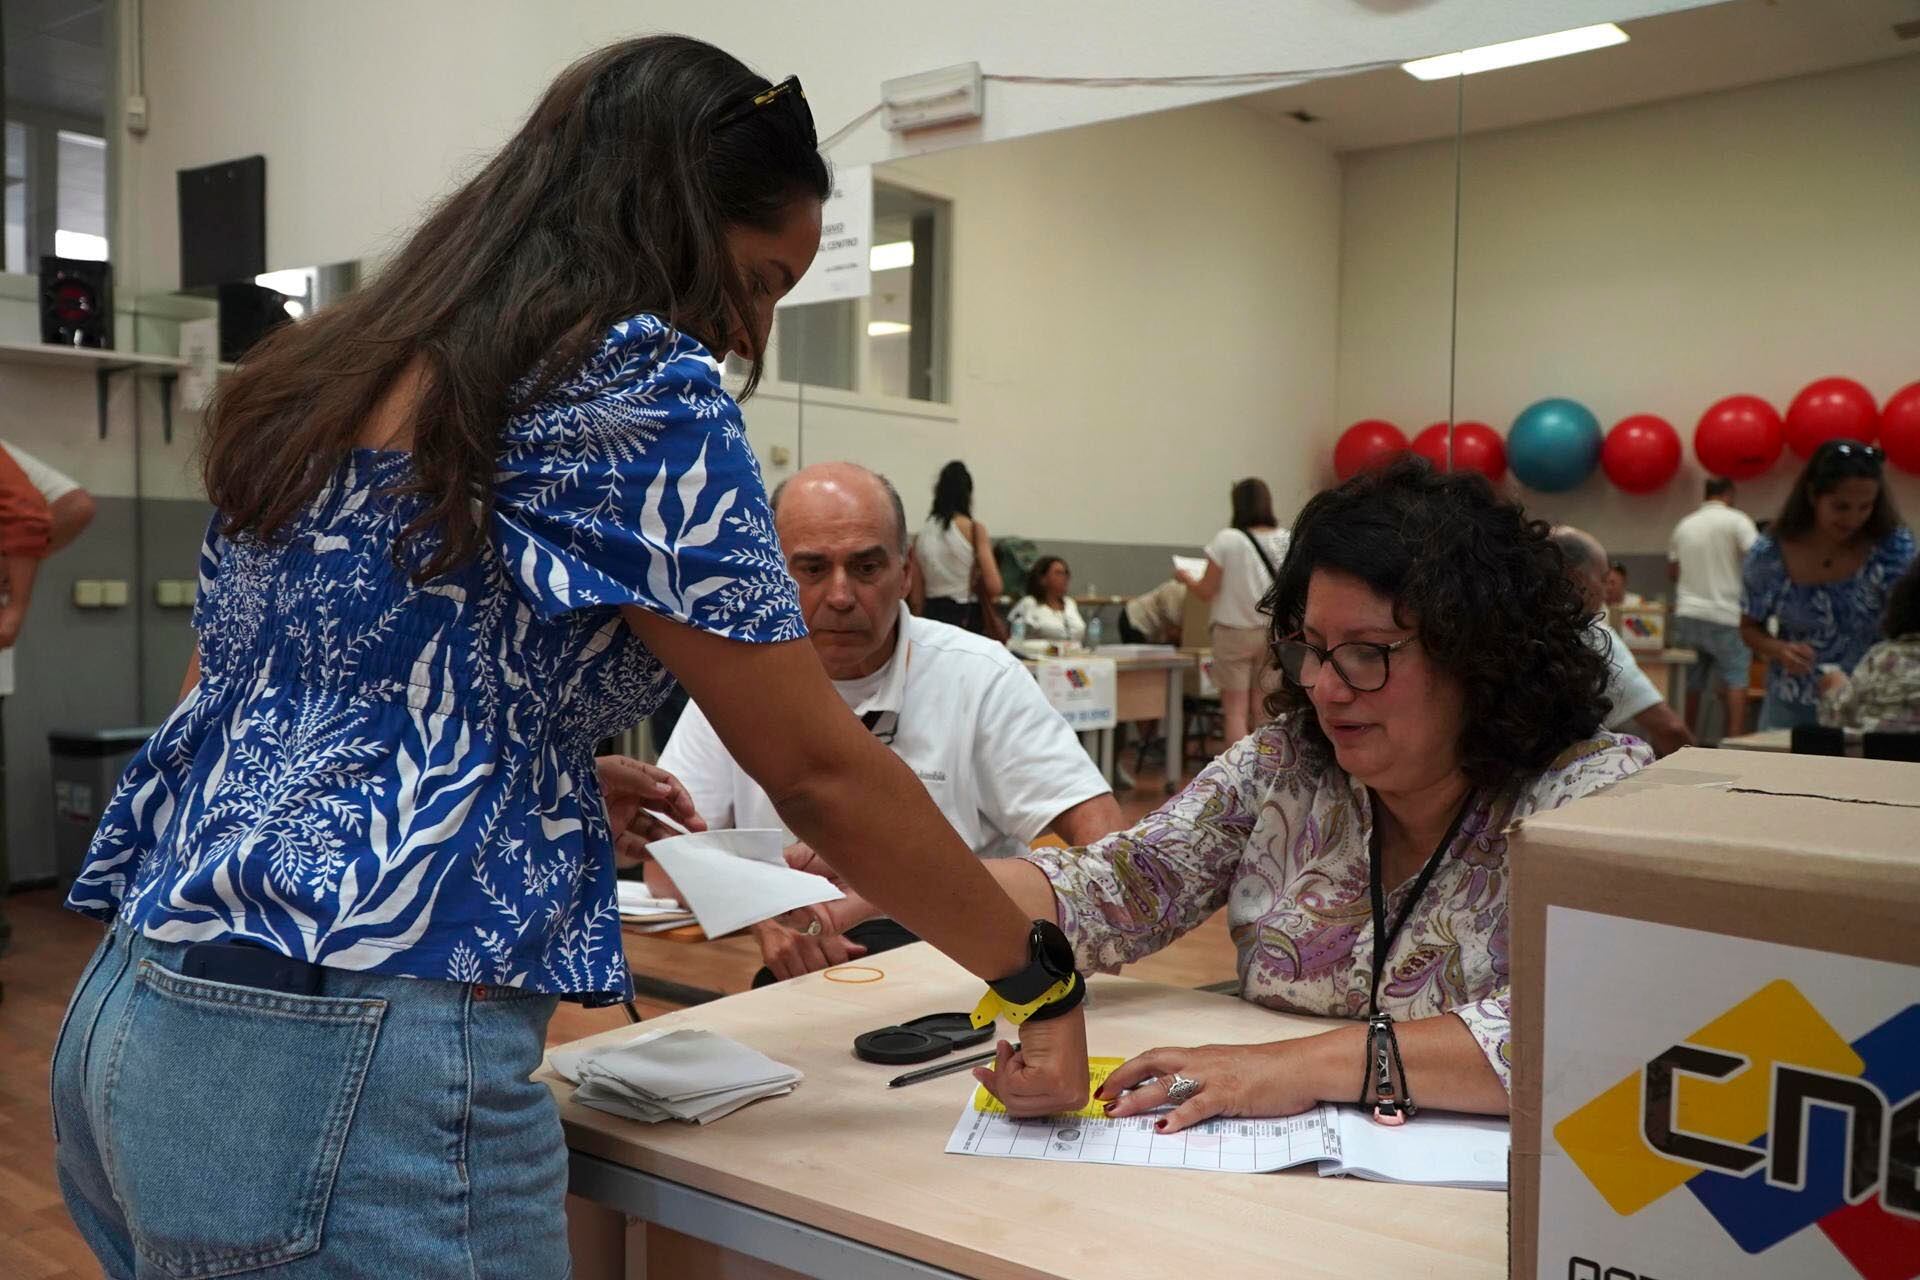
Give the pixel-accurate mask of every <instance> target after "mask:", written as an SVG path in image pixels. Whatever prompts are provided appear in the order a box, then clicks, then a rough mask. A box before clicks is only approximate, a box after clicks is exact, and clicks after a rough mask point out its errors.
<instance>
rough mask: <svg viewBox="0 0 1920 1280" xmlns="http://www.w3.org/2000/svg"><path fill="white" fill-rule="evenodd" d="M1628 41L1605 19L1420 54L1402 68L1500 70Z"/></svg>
mask: <svg viewBox="0 0 1920 1280" xmlns="http://www.w3.org/2000/svg"><path fill="white" fill-rule="evenodd" d="M1626 42H1627V33H1626V32H1624V31H1622V30H1621V29H1620V28H1619V27H1618V26H1617V25H1615V24H1614V23H1611V22H1602V23H1600V24H1598V25H1596V26H1591V27H1575V28H1573V29H1572V30H1571V31H1555V32H1553V33H1552V34H1551V35H1544V36H1528V37H1527V38H1526V39H1525V40H1508V41H1506V42H1505V43H1504V44H1488V45H1481V46H1480V47H1479V48H1478V49H1463V50H1461V51H1460V52H1459V53H1443V54H1441V55H1439V56H1438V57H1434V58H1420V59H1417V60H1415V61H1413V62H1403V63H1401V64H1400V69H1401V70H1402V71H1405V72H1406V73H1407V74H1408V75H1410V76H1413V77H1414V78H1415V79H1417V80H1448V79H1451V78H1453V77H1454V76H1470V75H1473V74H1474V73H1475V72H1479V71H1497V70H1499V69H1500V68H1501V67H1517V66H1520V65H1521V64H1522V63H1527V62H1545V61H1546V60H1547V59H1548V58H1564V57H1566V56H1567V55H1568V54H1571V53H1586V52H1588V51H1589V50H1592V49H1605V48H1608V47H1609V46H1612V45H1616V44H1625V43H1626Z"/></svg>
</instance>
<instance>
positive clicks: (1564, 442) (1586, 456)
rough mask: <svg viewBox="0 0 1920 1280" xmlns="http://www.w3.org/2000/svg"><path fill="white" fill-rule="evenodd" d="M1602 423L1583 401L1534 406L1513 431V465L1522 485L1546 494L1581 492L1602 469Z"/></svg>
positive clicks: (1509, 451) (1510, 449)
mask: <svg viewBox="0 0 1920 1280" xmlns="http://www.w3.org/2000/svg"><path fill="white" fill-rule="evenodd" d="M1602 443H1604V437H1603V436H1602V435H1601V432H1600V420H1599V419H1598V418H1596V417H1594V416H1593V411H1592V410H1590V409H1588V408H1587V406H1585V405H1583V404H1581V403H1580V402H1579V401H1578V400H1567V399H1562V398H1557V397H1556V398H1555V399H1552V400H1541V401H1538V402H1536V403H1534V404H1530V405H1528V406H1527V407H1526V408H1524V409H1522V410H1521V411H1520V416H1519V417H1517V418H1515V419H1514V420H1513V428H1512V429H1511V430H1510V431H1508V432H1507V465H1508V466H1510V467H1512V468H1513V474H1514V475H1515V476H1516V477H1518V478H1519V480H1520V483H1521V484H1524V485H1526V486H1527V488H1529V489H1538V490H1539V491H1540V492H1542V493H1565V492H1566V491H1567V490H1568V489H1573V488H1577V487H1578V486H1579V484H1580V482H1581V481H1583V480H1585V479H1586V478H1587V477H1588V476H1590V475H1592V474H1593V469H1594V468H1595V467H1597V466H1599V465H1600V446H1601V444H1602Z"/></svg>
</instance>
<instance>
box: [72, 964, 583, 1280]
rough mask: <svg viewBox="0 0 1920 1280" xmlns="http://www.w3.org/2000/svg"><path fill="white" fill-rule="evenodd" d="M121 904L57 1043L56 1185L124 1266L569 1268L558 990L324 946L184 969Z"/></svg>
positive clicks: (102, 1252)
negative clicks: (316, 988) (556, 1038)
mask: <svg viewBox="0 0 1920 1280" xmlns="http://www.w3.org/2000/svg"><path fill="white" fill-rule="evenodd" d="M185 950H186V948H185V946H183V945H179V944H171V943H161V942H152V941H149V940H147V939H145V938H140V937H136V936H133V935H132V934H131V933H130V932H129V931H128V930H126V929H122V928H115V929H114V930H113V931H112V932H110V933H109V934H108V935H107V937H106V939H105V940H104V941H102V942H101V944H100V947H99V949H98V950H97V951H95V952H94V956H93V959H92V960H91V961H90V962H89V963H88V965H87V968H86V970H85V972H84V973H83V974H82V976H81V979H80V985H79V987H78V989H76V991H75V992H74V996H73V1001H72V1003H71V1004H70V1005H69V1007H68V1009H67V1016H66V1018H65V1020H64V1021H63V1022H62V1024H61V1028H60V1038H59V1040H58V1041H57V1043H56V1044H55V1047H54V1055H53V1072H52V1075H53V1123H54V1136H55V1141H56V1152H57V1155H56V1162H57V1165H58V1174H59V1180H60V1189H61V1192H62V1193H63V1194H64V1195H65V1197H66V1201H67V1208H68V1210H69V1211H70V1212H71V1213H72V1215H73V1220H74V1223H75V1225H76V1226H77V1227H78V1228H79V1230H80V1234H81V1235H82V1236H83V1237H84V1238H85V1240H86V1242H87V1244H88V1245H89V1246H90V1247H91V1248H92V1249H93V1251H94V1253H95V1255H96V1256H98V1258H99V1259H100V1263H101V1266H102V1267H103V1268H104V1269H105V1270H106V1273H107V1275H108V1276H110V1277H114V1280H148V1278H149V1277H155V1278H159V1277H165V1278H166V1280H200V1278H201V1277H216V1276H237V1275H245V1276H249V1277H261V1278H263V1280H265V1278H271V1280H332V1278H334V1277H347V1276H355V1277H362V1276H394V1277H400V1276H405V1277H410V1278H412V1277H419V1278H420V1280H437V1278H438V1277H453V1276H458V1277H465V1278H472V1277H489V1276H499V1277H503V1278H504V1277H515V1278H519V1277H526V1278H527V1280H564V1277H566V1276H567V1275H568V1274H569V1273H570V1270H571V1264H570V1261H569V1257H568V1252H567V1239H566V1209H565V1199H566V1186H567V1158H566V1145H565V1142H564V1140H563V1138H562V1136H561V1132H560V1117H559V1111H558V1109H557V1108H556V1107H555V1105H554V1102H553V1098H552V1095H551V1094H550V1093H549V1092H548V1090H547V1088H546V1086H545V1085H541V1084H535V1083H533V1082H532V1081H530V1080H529V1079H528V1077H529V1076H530V1075H531V1074H532V1073H533V1072H534V1071H535V1070H536V1069H538V1067H539V1065H540V1059H541V1055H542V1053H543V1051H544V1046H545V1037H546V1027H547V1020H548V1018H549V1017H550V1016H551V1015H552V1013H553V1008H554V1003H555V1001H554V998H553V997H552V996H543V995H534V994H528V993H523V992H519V991H513V990H509V989H504V988H499V987H473V986H465V985H462V984H458V983H452V982H429V981H422V980H419V979H414V978H396V977H375V976H371V975H367V974H359V973H351V972H347V971H343V970H332V969H330V970H327V971H326V973H325V975H324V978H323V982H322V988H321V991H320V993H319V994H317V995H312V996H298V995H286V994H282V993H280V992H275V991H263V990H257V989H254V988H252V987H241V986H231V985H228V984H225V983H218V982H207V981H202V980H199V979H191V978H184V977H181V976H180V973H179V966H180V957H181V955H182V953H183V952H184V951H185Z"/></svg>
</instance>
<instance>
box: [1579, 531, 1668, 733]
mask: <svg viewBox="0 0 1920 1280" xmlns="http://www.w3.org/2000/svg"><path fill="white" fill-rule="evenodd" d="M1553 542H1554V545H1555V546H1557V547H1559V548H1560V554H1561V555H1563V556H1565V557H1566V561H1567V572H1568V573H1570V574H1571V575H1572V576H1573V580H1574V582H1575V583H1577V584H1578V585H1579V587H1580V590H1581V593H1582V595H1583V596H1584V597H1585V600H1586V605H1587V612H1588V614H1589V615H1590V617H1589V620H1588V623H1587V642H1588V643H1589V644H1591V645H1592V646H1593V647H1594V648H1595V649H1596V650H1597V651H1598V652H1599V653H1600V654H1601V656H1602V657H1604V658H1606V660H1607V701H1609V702H1611V703H1612V704H1613V709H1612V710H1611V711H1609V712H1608V713H1607V719H1606V726H1607V728H1609V729H1615V730H1621V731H1625V732H1628V733H1632V734H1635V735H1637V736H1639V737H1641V738H1644V739H1645V740H1646V742H1647V745H1648V746H1650V747H1652V748H1653V751H1654V754H1655V755H1660V756H1667V755H1672V754H1673V753H1674V752H1676V751H1678V750H1679V749H1680V748H1682V747H1690V746H1692V745H1693V735H1692V734H1691V733H1689V732H1688V731H1687V726H1686V722H1685V721H1683V720H1681V719H1680V713H1679V712H1677V711H1675V710H1674V709H1673V708H1672V707H1671V706H1669V705H1668V704H1667V700H1666V699H1665V698H1663V697H1661V696H1660V691H1659V690H1658V689H1656V688H1654V687H1653V681H1651V680H1649V679H1647V673H1646V672H1644V671H1642V670H1641V669H1640V664H1639V662H1638V661H1636V660H1635V659H1634V656H1633V651H1632V650H1631V649H1629V648H1627V643H1626V641H1624V640H1622V639H1621V638H1620V636H1619V634H1618V633H1617V632H1615V631H1614V629H1613V628H1612V627H1610V626H1608V625H1607V551H1606V548H1605V547H1602V546H1601V545H1600V540H1599V539H1597V538H1595V537H1594V536H1593V535H1592V534H1590V533H1587V532H1585V531H1584V530H1580V529H1576V528H1574V527H1573V526H1572V525H1561V526H1560V527H1558V528H1556V529H1555V530H1554V531H1553Z"/></svg>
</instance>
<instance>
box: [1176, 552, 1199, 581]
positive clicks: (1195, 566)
mask: <svg viewBox="0 0 1920 1280" xmlns="http://www.w3.org/2000/svg"><path fill="white" fill-rule="evenodd" d="M1173 568H1174V571H1175V572H1176V573H1185V574H1187V575H1188V576H1189V577H1194V578H1204V577H1206V576H1207V558H1206V557H1205V556H1175V557H1174V558H1173Z"/></svg>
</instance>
